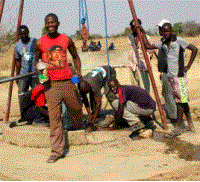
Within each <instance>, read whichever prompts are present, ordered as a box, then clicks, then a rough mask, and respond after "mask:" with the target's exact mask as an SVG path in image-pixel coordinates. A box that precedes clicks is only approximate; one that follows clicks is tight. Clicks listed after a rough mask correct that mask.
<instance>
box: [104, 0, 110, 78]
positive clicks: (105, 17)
mask: <svg viewBox="0 0 200 182" xmlns="http://www.w3.org/2000/svg"><path fill="white" fill-rule="evenodd" d="M103 7H104V20H105V36H106V51H107V62H108V78H110V67H109V66H110V60H109V58H110V57H109V50H108V28H107V27H108V26H107V15H106V0H103Z"/></svg>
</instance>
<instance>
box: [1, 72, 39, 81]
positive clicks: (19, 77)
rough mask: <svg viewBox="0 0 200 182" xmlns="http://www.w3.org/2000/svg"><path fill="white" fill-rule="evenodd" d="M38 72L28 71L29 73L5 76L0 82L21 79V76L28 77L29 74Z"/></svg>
mask: <svg viewBox="0 0 200 182" xmlns="http://www.w3.org/2000/svg"><path fill="white" fill-rule="evenodd" d="M37 74H38V73H37V72H36V71H35V72H31V73H27V74H24V75H17V76H13V77H9V78H4V79H1V80H0V84H2V83H6V82H10V81H14V80H19V79H21V78H27V77H29V76H33V75H37Z"/></svg>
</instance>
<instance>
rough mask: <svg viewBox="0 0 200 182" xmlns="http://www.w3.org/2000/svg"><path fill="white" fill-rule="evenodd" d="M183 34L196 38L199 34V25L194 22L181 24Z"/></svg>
mask: <svg viewBox="0 0 200 182" xmlns="http://www.w3.org/2000/svg"><path fill="white" fill-rule="evenodd" d="M183 32H184V34H185V35H186V36H192V37H194V36H197V35H199V34H200V24H199V23H196V22H195V21H187V22H185V23H184V24H183Z"/></svg>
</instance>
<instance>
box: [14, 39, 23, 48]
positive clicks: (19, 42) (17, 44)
mask: <svg viewBox="0 0 200 182" xmlns="http://www.w3.org/2000/svg"><path fill="white" fill-rule="evenodd" d="M22 44H23V42H22V41H21V40H18V41H17V42H16V43H15V47H18V46H20V45H22Z"/></svg>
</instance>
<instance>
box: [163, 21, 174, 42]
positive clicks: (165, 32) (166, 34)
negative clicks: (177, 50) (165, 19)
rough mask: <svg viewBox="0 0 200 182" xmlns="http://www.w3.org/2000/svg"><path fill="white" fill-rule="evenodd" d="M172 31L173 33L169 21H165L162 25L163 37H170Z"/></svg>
mask: <svg viewBox="0 0 200 182" xmlns="http://www.w3.org/2000/svg"><path fill="white" fill-rule="evenodd" d="M172 33H173V30H172V25H171V24H170V23H165V24H164V25H163V26H162V34H163V37H164V38H165V39H166V40H170V39H171V37H172Z"/></svg>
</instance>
